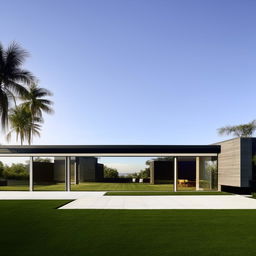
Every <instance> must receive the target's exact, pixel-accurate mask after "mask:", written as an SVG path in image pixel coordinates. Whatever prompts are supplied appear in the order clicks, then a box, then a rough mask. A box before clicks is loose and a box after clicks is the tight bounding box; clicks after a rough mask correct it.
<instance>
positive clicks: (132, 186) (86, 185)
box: [0, 182, 195, 192]
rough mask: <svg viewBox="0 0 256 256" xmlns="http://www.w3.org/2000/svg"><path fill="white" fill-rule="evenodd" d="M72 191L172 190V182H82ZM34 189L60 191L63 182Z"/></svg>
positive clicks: (17, 188) (16, 187) (187, 188)
mask: <svg viewBox="0 0 256 256" xmlns="http://www.w3.org/2000/svg"><path fill="white" fill-rule="evenodd" d="M71 189H72V190H73V191H170V192H171V191H173V185H172V184H157V185H151V184H148V183H104V182H83V183H80V184H79V185H72V186H71ZM180 189H181V190H189V191H192V190H195V188H194V187H183V188H180ZM0 190H2V191H3V190H28V186H0ZM34 190H40V191H42V190H44V191H62V190H65V184H64V183H61V184H56V185H45V186H43V185H36V186H34Z"/></svg>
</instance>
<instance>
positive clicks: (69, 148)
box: [0, 145, 221, 157]
mask: <svg viewBox="0 0 256 256" xmlns="http://www.w3.org/2000/svg"><path fill="white" fill-rule="evenodd" d="M220 150H221V147H220V146H219V145H40V146H39V145H38V146H0V157H6V156H20V157H28V156H216V155H217V154H218V153H220Z"/></svg>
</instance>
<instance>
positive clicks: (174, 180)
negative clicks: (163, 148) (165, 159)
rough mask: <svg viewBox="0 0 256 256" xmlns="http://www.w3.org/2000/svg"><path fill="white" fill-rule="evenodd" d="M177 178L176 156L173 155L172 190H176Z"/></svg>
mask: <svg viewBox="0 0 256 256" xmlns="http://www.w3.org/2000/svg"><path fill="white" fill-rule="evenodd" d="M177 178H178V165H177V157H174V179H173V191H174V192H177Z"/></svg>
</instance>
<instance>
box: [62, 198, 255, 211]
mask: <svg viewBox="0 0 256 256" xmlns="http://www.w3.org/2000/svg"><path fill="white" fill-rule="evenodd" d="M59 209H148V210H150V209H256V199H252V198H248V197H246V196H240V195H230V196H229V195H220V196H208V195H207V196H192V195H191V196H95V197H82V198H79V199H77V200H75V201H73V202H71V203H68V204H66V205H64V206H62V207H60V208H59Z"/></svg>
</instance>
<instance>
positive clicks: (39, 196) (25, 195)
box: [0, 191, 105, 200]
mask: <svg viewBox="0 0 256 256" xmlns="http://www.w3.org/2000/svg"><path fill="white" fill-rule="evenodd" d="M104 194H105V192H86V191H81V192H75V191H74V192H66V191H56V192H55V191H33V192H29V191H0V200H51V199H52V200H56V199H68V200H69V199H71V200H73V199H79V198H89V197H93V198H97V197H99V196H103V195H104Z"/></svg>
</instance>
